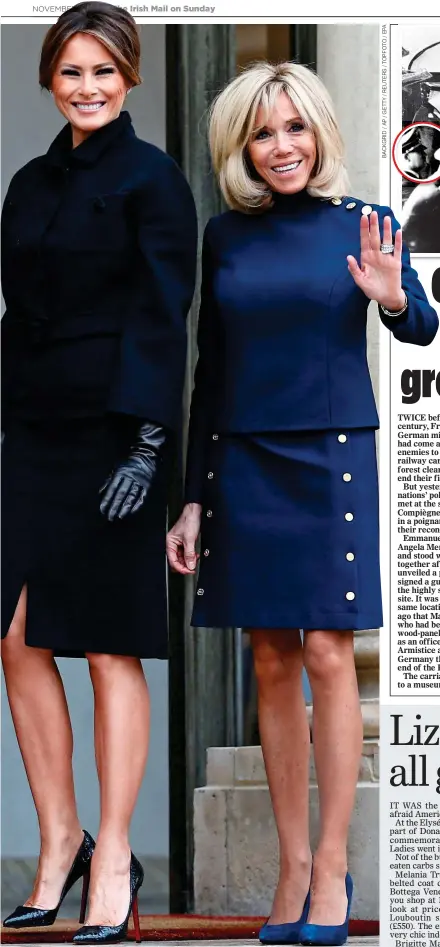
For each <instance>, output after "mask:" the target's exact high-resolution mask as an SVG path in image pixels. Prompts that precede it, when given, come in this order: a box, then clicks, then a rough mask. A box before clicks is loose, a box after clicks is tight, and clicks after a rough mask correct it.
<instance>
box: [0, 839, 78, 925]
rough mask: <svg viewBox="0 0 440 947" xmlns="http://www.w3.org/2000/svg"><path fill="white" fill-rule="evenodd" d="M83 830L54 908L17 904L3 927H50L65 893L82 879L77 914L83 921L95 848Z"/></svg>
mask: <svg viewBox="0 0 440 947" xmlns="http://www.w3.org/2000/svg"><path fill="white" fill-rule="evenodd" d="M83 831H84V839H83V841H82V844H81V845H80V847H79V849H78V852H77V854H76V856H75V859H74V861H73V864H72V867H71V869H70V871H69V874H68V875H67V878H66V881H65V883H64V887H63V890H62V892H61V896H60V900H59V901H58V904H57V906H56V907H55V908H49V909H48V910H45V909H44V908H35V907H32V905H26V904H19V905H18V907H16V908H15V911H13V912H12V914H8V917H5V919H4V921H3V927H12V928H20V927H50V926H51V925H52V924H53V923H54V921H55V920H56V917H57V914H58V911H59V909H60V907H61V905H62V903H63V901H64V898H65V897H66V894H67V892H68V891H70V889H71V888H72V887H73V885H74V884H75V883H76V882H77V881H79V879H80V878H82V879H83V888H82V897H81V911H80V916H79V922H80V924H82V923H83V921H84V918H85V916H86V905H87V894H88V890H89V881H90V862H91V859H92V855H93V852H94V848H95V841H94V839H93V838H92V836H91V835H89V833H88V832H86V831H85V830H83Z"/></svg>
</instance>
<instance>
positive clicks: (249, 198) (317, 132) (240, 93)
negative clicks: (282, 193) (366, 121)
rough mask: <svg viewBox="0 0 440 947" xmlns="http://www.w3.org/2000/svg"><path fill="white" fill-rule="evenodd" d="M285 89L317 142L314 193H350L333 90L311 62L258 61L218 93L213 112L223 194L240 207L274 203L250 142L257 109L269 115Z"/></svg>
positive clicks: (257, 208)
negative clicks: (250, 151)
mask: <svg viewBox="0 0 440 947" xmlns="http://www.w3.org/2000/svg"><path fill="white" fill-rule="evenodd" d="M282 92H285V93H286V95H287V96H288V97H289V99H290V101H291V102H292V105H294V106H295V108H296V109H297V112H298V114H299V116H300V118H301V119H302V121H303V122H304V125H305V127H306V128H307V129H309V130H310V131H312V132H313V134H314V136H315V143H316V163H315V167H314V169H313V171H312V174H311V177H310V178H309V181H308V184H307V191H308V193H309V194H310V195H311V196H312V197H342V196H344V195H346V194H347V193H348V189H349V183H348V175H347V172H346V169H345V166H344V163H343V154H344V145H343V141H342V138H341V133H340V131H339V128H338V124H337V121H336V118H335V114H334V107H333V103H332V100H331V98H330V95H329V93H328V91H327V89H326V87H325V85H324V83H323V82H322V80H321V79H320V78H319V77H318V76H317V75H316V74H315V73H314V72H313V71H312V70H311V69H308V68H307V66H301V65H299V64H298V63H293V62H281V63H277V64H273V63H269V62H264V61H262V62H255V63H252V64H251V65H250V66H248V67H247V68H246V69H245V70H244V71H243V72H241V73H240V75H238V76H237V77H236V78H235V79H232V81H231V82H229V83H228V85H227V86H226V87H225V88H224V89H223V91H222V92H220V93H219V95H217V97H216V98H215V100H214V102H213V103H212V105H211V108H210V112H209V144H210V149H211V157H212V162H213V167H214V171H215V173H216V175H217V177H218V181H219V185H220V188H221V190H222V193H223V196H224V198H225V200H226V202H227V204H228V205H229V207H231V208H233V209H234V210H239V211H242V212H244V213H246V214H252V213H260V212H261V211H263V210H267V209H268V208H269V207H271V206H272V203H273V201H272V196H273V195H272V191H271V189H270V188H269V186H268V184H266V182H264V181H261V180H260V179H259V178H258V177H257V175H256V173H255V172H254V171H253V167H252V164H251V162H250V159H249V157H248V155H247V146H248V143H249V140H250V138H251V135H252V133H253V132H254V130H255V118H256V114H257V109H258V108H259V106H260V105H261V106H262V108H263V109H264V111H265V113H266V118H267V116H268V114H269V113H270V112H271V110H272V109H273V108H274V105H275V102H276V100H277V98H278V96H279V95H280V93H282Z"/></svg>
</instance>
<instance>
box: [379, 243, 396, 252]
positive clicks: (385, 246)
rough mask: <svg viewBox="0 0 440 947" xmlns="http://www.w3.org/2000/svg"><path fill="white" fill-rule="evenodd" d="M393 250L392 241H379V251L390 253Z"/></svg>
mask: <svg viewBox="0 0 440 947" xmlns="http://www.w3.org/2000/svg"><path fill="white" fill-rule="evenodd" d="M393 250H394V244H393V243H381V245H380V252H381V253H392V252H393Z"/></svg>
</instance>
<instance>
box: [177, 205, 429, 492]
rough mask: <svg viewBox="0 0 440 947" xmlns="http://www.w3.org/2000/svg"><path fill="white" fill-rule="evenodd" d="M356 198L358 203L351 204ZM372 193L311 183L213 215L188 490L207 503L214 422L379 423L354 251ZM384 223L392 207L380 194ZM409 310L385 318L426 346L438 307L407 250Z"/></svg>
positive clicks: (286, 426) (271, 427)
mask: <svg viewBox="0 0 440 947" xmlns="http://www.w3.org/2000/svg"><path fill="white" fill-rule="evenodd" d="M349 205H354V206H349ZM362 207H363V202H362V201H359V200H358V199H356V198H345V199H344V200H343V201H342V203H340V204H339V205H335V204H333V203H332V202H331V201H330V200H322V199H319V198H315V197H310V195H309V194H308V193H307V192H306V191H302V192H301V193H300V194H296V195H291V196H281V195H277V196H276V198H275V204H274V206H273V208H271V209H270V210H269V211H266V212H264V213H262V214H260V215H258V216H255V215H248V214H243V213H239V212H237V211H228V212H227V213H225V214H222V215H220V216H218V217H214V218H212V219H211V220H210V221H209V222H208V225H207V227H206V230H205V236H204V245H203V270H202V296H201V308H200V315H199V329H198V347H199V359H198V363H197V367H196V373H195V385H194V391H193V397H192V404H191V418H190V428H189V446H188V458H187V478H186V501H187V502H200V500H201V496H202V485H203V483H204V451H205V448H206V445H207V438H208V437H209V436H210V432H212V431H217V432H230V433H233V432H236V433H246V432H251V431H302V430H308V431H309V430H327V429H332V428H337V429H340V430H344V429H348V428H359V427H378V416H377V411H376V405H375V401H374V395H373V390H372V385H371V379H370V374H369V370H368V364H367V352H366V320H367V307H368V303H369V300H368V299H367V297H366V296H365V294H364V293H363V292H362V291H361V290H360V289H359V288H358V287H357V286H356V284H355V282H354V280H353V278H352V276H351V274H350V272H349V270H348V267H347V259H346V257H347V254H352V255H354V256H355V257H356V259H357V260H358V261H359V259H360V238H359V230H360V217H361V208H362ZM373 208H374V209H375V210H377V211H378V212H379V219H380V226H381V229H382V219H383V216H384V215H385V214H389V215H391V217H392V222H393V232H395V230H396V229H397V228H398V226H399V225H398V223H397V221H396V220H395V218H394V216H393V214H392V211H391V210H390V208H389V207H380V206H378V205H373ZM402 261H403V266H402V269H403V272H402V285H403V287H404V289H405V292H406V294H407V297H408V309H407V311H406V312H405V314H404V315H403V316H400V317H399V316H397V317H387V316H385V315H384V314H381V319H382V322H383V323H384V324H385V325H386V326H387V327H388V328H390V329H391V331H392V332H393V334H394V336H395V337H396V338H397V339H400V340H401V341H402V342H412V343H415V344H419V345H428V344H429V343H430V342H431V341H432V339H433V338H434V336H435V333H436V331H437V327H438V317H437V314H436V312H435V310H434V309H433V308H432V307H431V306H430V304H429V302H428V300H427V298H426V295H425V292H424V290H423V287H422V286H421V284H420V282H419V280H418V278H417V273H416V271H415V270H414V269H412V267H411V265H410V260H409V253H408V250H407V249H406V248H405V249H404V252H403V254H402Z"/></svg>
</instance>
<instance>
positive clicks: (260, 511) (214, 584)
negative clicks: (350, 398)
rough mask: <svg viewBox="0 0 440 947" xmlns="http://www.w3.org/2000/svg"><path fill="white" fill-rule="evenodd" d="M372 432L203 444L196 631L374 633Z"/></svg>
mask: <svg viewBox="0 0 440 947" xmlns="http://www.w3.org/2000/svg"><path fill="white" fill-rule="evenodd" d="M378 507H379V504H378V479H377V465H376V448H375V432H374V430H372V429H369V428H368V429H356V430H347V431H306V432H297V431H293V432H292V431H291V432H286V433H284V432H282V433H278V432H276V433H267V434H235V435H234V434H218V435H217V434H213V435H211V441H210V449H209V453H208V465H207V470H206V481H205V494H204V498H203V512H202V532H201V557H200V569H199V575H198V581H197V589H196V599H195V605H194V610H193V615H192V624H193V625H194V626H197V627H225V626H236V627H243V628H303V629H305V630H309V629H324V630H335V629H336V630H351V629H362V628H377V627H379V626H380V625H381V624H382V603H381V589H380V571H379V509H378Z"/></svg>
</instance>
